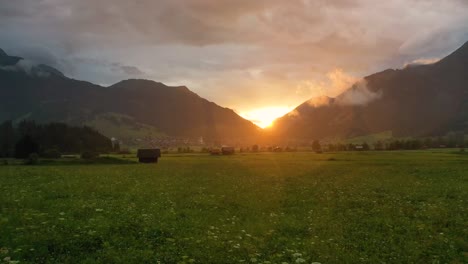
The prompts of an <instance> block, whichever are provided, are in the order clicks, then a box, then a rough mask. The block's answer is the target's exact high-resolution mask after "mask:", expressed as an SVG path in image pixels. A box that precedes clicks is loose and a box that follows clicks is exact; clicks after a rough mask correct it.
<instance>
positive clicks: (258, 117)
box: [240, 106, 293, 128]
mask: <svg viewBox="0 0 468 264" xmlns="http://www.w3.org/2000/svg"><path fill="white" fill-rule="evenodd" d="M292 109H293V107H287V106H270V107H263V108H257V109H252V110H251V111H246V112H242V113H240V116H242V117H243V118H245V119H248V120H250V121H252V122H253V123H254V124H256V125H257V126H259V127H261V128H267V127H270V126H271V125H272V124H273V121H275V119H277V118H279V117H282V116H284V115H285V114H287V113H289V112H290V111H291V110H292Z"/></svg>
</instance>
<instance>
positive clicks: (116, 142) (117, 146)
mask: <svg viewBox="0 0 468 264" xmlns="http://www.w3.org/2000/svg"><path fill="white" fill-rule="evenodd" d="M113 143H114V144H113V146H112V147H113V151H114V152H117V153H118V152H119V151H120V143H119V141H118V140H115V141H114V142H113Z"/></svg>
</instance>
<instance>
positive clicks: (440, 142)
mask: <svg viewBox="0 0 468 264" xmlns="http://www.w3.org/2000/svg"><path fill="white" fill-rule="evenodd" d="M466 146H468V140H465V139H464V137H463V136H456V137H454V136H448V137H437V138H424V139H393V140H387V141H377V142H375V143H373V144H368V143H366V142H363V143H362V144H353V143H348V144H344V143H329V144H324V145H322V144H320V142H319V141H318V140H315V141H314V142H313V143H312V150H314V151H321V150H322V149H326V150H328V151H355V150H363V151H365V150H418V149H428V148H462V149H464V148H465V147H466Z"/></svg>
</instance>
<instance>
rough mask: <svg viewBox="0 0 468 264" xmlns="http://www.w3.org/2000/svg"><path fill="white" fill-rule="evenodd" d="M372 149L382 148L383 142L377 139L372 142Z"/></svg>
mask: <svg viewBox="0 0 468 264" xmlns="http://www.w3.org/2000/svg"><path fill="white" fill-rule="evenodd" d="M374 150H384V144H383V143H382V141H380V140H379V141H377V142H375V143H374Z"/></svg>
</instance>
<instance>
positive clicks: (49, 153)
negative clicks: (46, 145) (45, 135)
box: [41, 148, 62, 159]
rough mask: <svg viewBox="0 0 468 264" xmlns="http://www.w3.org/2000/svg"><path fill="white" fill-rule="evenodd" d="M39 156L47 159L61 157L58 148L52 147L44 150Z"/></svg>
mask: <svg viewBox="0 0 468 264" xmlns="http://www.w3.org/2000/svg"><path fill="white" fill-rule="evenodd" d="M41 156H42V157H44V158H48V159H60V158H61V157H62V153H60V151H59V150H58V149H56V148H53V149H47V150H45V151H44V152H43V153H42V155H41Z"/></svg>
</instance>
